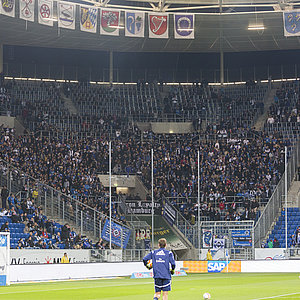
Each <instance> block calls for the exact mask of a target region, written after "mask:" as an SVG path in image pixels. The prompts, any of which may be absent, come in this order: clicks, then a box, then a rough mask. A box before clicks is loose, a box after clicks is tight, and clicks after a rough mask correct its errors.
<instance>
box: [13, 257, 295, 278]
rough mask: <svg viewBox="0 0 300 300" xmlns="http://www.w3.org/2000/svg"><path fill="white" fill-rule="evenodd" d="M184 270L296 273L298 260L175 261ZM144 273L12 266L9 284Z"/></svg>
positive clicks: (133, 267)
mask: <svg viewBox="0 0 300 300" xmlns="http://www.w3.org/2000/svg"><path fill="white" fill-rule="evenodd" d="M181 268H186V272H187V273H199V272H200V273H226V272H227V271H228V272H242V273H257V272H258V273H267V272H274V273H283V272H293V273H299V270H300V261H299V260H262V261H229V264H228V268H227V263H226V261H178V262H177V263H176V270H180V269H181ZM145 271H147V270H146V269H145V267H144V265H143V263H142V262H129V263H87V264H44V265H12V266H10V281H11V282H12V283H14V282H28V281H47V280H68V279H88V278H101V277H110V276H130V275H131V274H132V273H133V272H145Z"/></svg>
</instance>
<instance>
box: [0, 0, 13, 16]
mask: <svg viewBox="0 0 300 300" xmlns="http://www.w3.org/2000/svg"><path fill="white" fill-rule="evenodd" d="M0 1H1V6H0V13H1V14H2V15H6V16H9V17H13V18H14V17H15V6H16V2H15V0H0Z"/></svg>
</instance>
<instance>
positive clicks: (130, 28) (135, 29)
mask: <svg viewBox="0 0 300 300" xmlns="http://www.w3.org/2000/svg"><path fill="white" fill-rule="evenodd" d="M125 36H130V37H144V36H145V13H144V12H137V11H125Z"/></svg>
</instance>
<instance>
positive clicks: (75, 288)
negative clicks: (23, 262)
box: [0, 282, 153, 295]
mask: <svg viewBox="0 0 300 300" xmlns="http://www.w3.org/2000/svg"><path fill="white" fill-rule="evenodd" d="M137 284H153V282H139V283H138V282H135V283H134V284H128V283H126V284H117V285H106V286H87V287H72V288H61V289H45V290H30V291H14V292H7V293H0V295H10V294H22V293H38V292H51V291H64V290H81V289H96V288H106V287H115V286H128V285H137Z"/></svg>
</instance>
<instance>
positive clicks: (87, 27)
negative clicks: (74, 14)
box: [80, 5, 98, 33]
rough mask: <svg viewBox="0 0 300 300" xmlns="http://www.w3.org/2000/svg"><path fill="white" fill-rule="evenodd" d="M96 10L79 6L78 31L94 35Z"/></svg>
mask: <svg viewBox="0 0 300 300" xmlns="http://www.w3.org/2000/svg"><path fill="white" fill-rule="evenodd" d="M97 17H98V8H94V7H91V6H83V5H81V6H80V30H81V31H85V32H92V33H96V31H97Z"/></svg>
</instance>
